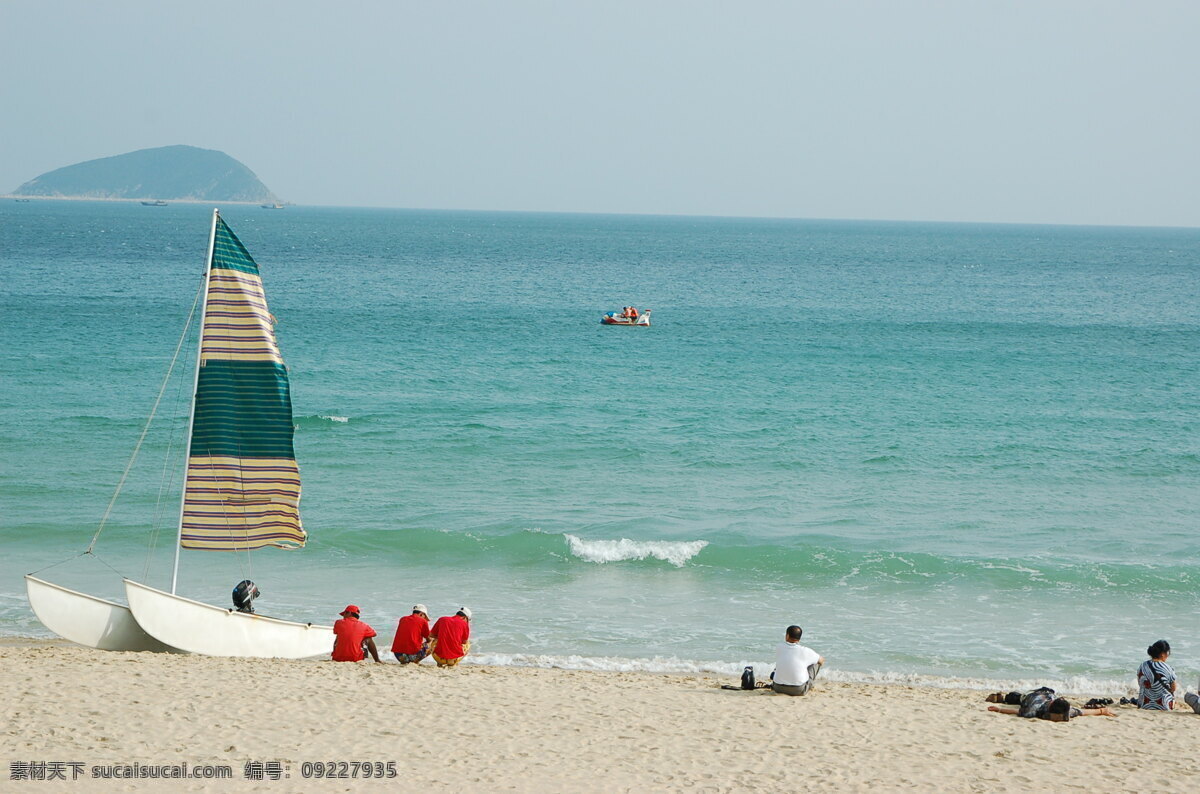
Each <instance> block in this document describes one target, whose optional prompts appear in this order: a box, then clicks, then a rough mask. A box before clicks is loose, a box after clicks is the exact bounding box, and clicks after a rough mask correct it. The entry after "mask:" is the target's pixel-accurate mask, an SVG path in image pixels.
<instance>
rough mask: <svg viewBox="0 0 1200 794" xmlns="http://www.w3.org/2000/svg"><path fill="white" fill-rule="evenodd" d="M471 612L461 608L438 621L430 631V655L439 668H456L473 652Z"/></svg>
mask: <svg viewBox="0 0 1200 794" xmlns="http://www.w3.org/2000/svg"><path fill="white" fill-rule="evenodd" d="M470 640H471V610H470V609H468V608H467V607H460V608H459V610H458V611H457V612H455V613H454V614H453V615H446V616H444V617H440V618H438V619H437V623H434V624H433V628H432V629H430V631H429V654H430V656H432V657H433V660H434V661H435V662H437V666H438V667H454V665H456V664H458V663H459V662H461V661H462V660H463V659H464V658H466V655H467V654H468V653H469V652H470V650H471V642H470Z"/></svg>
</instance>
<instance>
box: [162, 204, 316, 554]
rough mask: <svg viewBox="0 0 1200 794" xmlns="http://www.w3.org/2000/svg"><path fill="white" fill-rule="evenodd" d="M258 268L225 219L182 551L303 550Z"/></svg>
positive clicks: (277, 361)
mask: <svg viewBox="0 0 1200 794" xmlns="http://www.w3.org/2000/svg"><path fill="white" fill-rule="evenodd" d="M273 326H274V317H272V316H271V313H270V312H269V311H268V310H267V300H266V296H265V295H264V293H263V287H262V279H260V278H259V275H258V265H257V264H255V262H254V259H253V258H251V256H250V254H249V253H248V252H247V251H246V249H245V247H244V246H243V245H242V243H241V241H240V240H238V238H237V237H236V236H235V235H234V233H233V232H232V231H231V230H230V229H229V227H228V226H226V225H225V221H224V220H222V219H221V217H220V216H217V218H216V223H215V232H214V238H213V252H212V266H211V268H210V269H209V274H208V295H207V301H206V310H205V313H204V327H203V329H202V332H201V333H202V334H203V338H202V340H201V343H200V362H199V366H200V372H199V379H198V381H197V384H196V407H195V418H194V419H193V424H192V441H191V447H190V449H189V454H188V471H187V481H186V483H185V486H184V503H183V518H182V526H181V530H180V545H181V546H183V547H184V548H188V549H208V550H210V551H241V550H245V549H256V548H261V547H263V546H278V547H280V548H299V547H301V546H303V545H304V539H305V532H304V528H303V527H302V526H301V525H300V469H299V467H298V466H297V465H296V456H295V453H294V452H293V450H292V431H293V425H292V398H291V392H290V390H289V388H288V374H287V368H286V367H285V366H284V363H283V357H282V356H281V355H280V354H279V347H278V345H277V344H276V342H275V331H274V327H273Z"/></svg>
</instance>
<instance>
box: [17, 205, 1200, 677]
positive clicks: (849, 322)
mask: <svg viewBox="0 0 1200 794" xmlns="http://www.w3.org/2000/svg"><path fill="white" fill-rule="evenodd" d="M207 212H208V210H207V208H203V207H183V206H180V207H175V206H171V207H166V208H156V209H155V210H153V211H150V210H145V211H141V208H139V207H136V206H122V205H113V204H107V203H86V202H39V203H37V204H32V203H31V204H19V205H17V204H13V205H9V204H4V205H0V220H2V221H3V222H4V226H3V228H4V231H3V232H2V233H0V234H2V235H3V237H2V238H0V239H2V241H3V243H4V244H3V245H2V246H0V265H2V267H3V272H4V274H5V278H6V284H7V287H8V289H7V291H6V293H5V295H3V296H2V297H0V310H2V312H3V317H4V320H3V322H2V323H0V333H2V337H0V342H3V349H4V351H5V352H4V353H3V354H2V358H0V360H2V361H3V368H2V369H0V372H3V374H4V387H3V388H4V392H5V396H6V397H7V398H8V399H6V400H5V401H4V403H5V404H4V406H3V407H0V411H3V415H2V416H0V420H2V421H0V449H3V453H2V454H3V456H4V463H5V465H4V467H3V471H2V472H0V497H2V498H3V504H4V505H5V511H4V516H3V518H2V519H0V520H2V521H3V531H4V533H5V546H6V552H8V554H7V555H6V557H7V560H6V562H4V563H0V566H2V567H3V572H4V573H3V582H6V583H7V584H4V585H3V586H0V591H2V592H0V621H3V624H2V625H3V628H2V629H0V631H3V632H4V633H6V634H31V633H36V632H37V631H39V627H38V624H36V622H35V621H34V620H33V619H32V616H30V615H29V614H28V611H27V608H26V607H25V605H24V602H23V596H22V592H21V590H22V588H21V583H20V574H23V573H26V572H28V571H30V570H34V569H35V568H38V567H41V566H42V565H45V564H49V563H51V562H55V561H57V560H60V559H63V558H65V557H68V556H70V555H71V554H74V553H75V552H77V551H79V550H81V549H82V548H83V547H84V546H86V543H87V540H88V538H89V537H90V534H91V532H92V531H94V527H95V522H96V521H97V520H98V517H99V515H100V514H101V513H102V512H103V509H104V505H105V504H106V502H107V499H108V497H109V496H110V495H111V488H112V487H113V485H114V484H115V482H116V479H117V476H118V475H119V471H120V468H121V467H122V466H123V465H124V461H125V457H126V455H127V454H128V451H129V449H130V448H131V446H132V443H133V441H134V440H135V439H136V436H137V433H138V430H139V428H140V422H141V421H142V419H143V418H144V416H145V413H146V411H147V410H148V407H149V404H150V402H151V400H152V397H153V393H154V391H155V389H156V388H157V382H158V379H159V378H160V377H161V375H162V371H163V368H164V366H165V361H166V359H167V358H168V357H169V354H170V350H171V348H172V346H173V345H174V341H175V338H176V336H177V334H178V332H179V328H180V327H181V324H182V320H183V318H184V316H186V312H187V307H188V305H189V304H190V301H191V297H192V295H193V294H194V289H195V286H196V279H197V277H198V275H199V268H200V265H201V264H202V258H203V253H204V252H203V245H202V244H203V239H204V234H205V231H206V228H207V227H206V225H205V222H204V216H205V215H206V214H207ZM225 216H226V218H227V220H228V221H229V223H230V225H231V226H232V227H233V228H234V230H235V231H236V232H237V233H238V235H239V236H240V237H241V238H242V239H243V241H244V242H245V243H246V244H247V246H248V247H249V249H250V250H251V252H252V253H253V254H254V256H255V257H256V259H258V260H259V263H260V265H261V266H262V269H263V277H264V282H265V284H266V289H267V294H268V298H269V300H270V302H271V308H272V311H273V313H274V314H275V315H276V316H277V317H278V318H279V325H278V326H277V334H278V336H279V340H280V344H281V346H282V348H283V351H284V355H285V357H286V359H287V361H288V364H289V366H290V368H291V372H292V375H291V377H292V382H293V400H294V405H295V408H296V423H297V427H298V430H297V436H296V449H297V457H298V458H299V460H300V465H301V471H302V476H303V478H304V487H305V493H304V499H303V502H302V508H303V510H304V516H305V523H306V526H307V527H308V528H309V530H310V532H311V533H312V543H311V544H310V547H309V548H308V549H306V550H304V551H302V552H298V553H285V552H271V551H268V552H264V553H262V554H261V555H256V556H255V557H253V558H252V559H251V560H249V561H246V560H244V559H240V558H239V559H233V558H230V557H229V556H225V555H208V556H204V555H196V554H191V553H189V554H185V569H184V570H185V573H184V587H185V591H184V592H185V593H186V594H189V595H195V596H197V597H202V598H204V599H205V600H211V601H215V602H217V603H223V602H224V600H225V599H226V598H227V597H228V592H227V591H228V589H229V587H230V586H231V585H232V583H234V582H236V581H237V580H238V579H240V578H241V577H242V575H244V574H252V575H253V577H254V578H255V579H256V581H259V583H260V585H261V586H262V587H263V589H264V593H265V594H266V595H265V598H266V599H267V602H268V603H269V604H271V605H272V607H273V608H274V609H276V610H278V611H279V612H280V613H289V614H295V615H298V616H306V619H318V620H324V619H325V618H322V617H320V615H322V614H323V612H325V611H328V610H329V609H331V608H332V607H330V606H329V605H330V604H335V603H336V602H337V601H339V600H340V601H342V602H343V604H344V603H345V602H346V601H347V600H352V601H355V602H367V603H368V604H370V607H369V608H370V609H371V611H372V612H373V613H374V614H376V615H379V616H380V617H379V618H378V620H379V621H380V623H383V622H385V619H384V617H383V616H387V620H390V619H392V618H393V617H394V616H395V615H394V614H393V613H395V614H396V615H398V614H400V612H401V610H402V609H403V608H404V604H406V603H410V602H415V601H423V602H425V603H430V604H431V606H432V607H433V608H434V609H435V611H436V610H438V609H448V608H450V606H451V605H453V604H455V603H457V602H459V601H463V602H470V603H471V604H472V606H473V608H474V609H476V612H477V613H479V614H481V617H483V619H482V620H481V621H480V632H481V643H482V645H483V647H484V648H485V649H486V650H487V651H488V652H490V653H493V654H496V655H499V656H505V657H506V658H507V657H510V656H511V655H513V654H545V655H551V656H555V657H556V658H558V657H567V656H570V655H572V654H577V655H580V656H582V657H586V658H618V659H619V658H625V659H635V658H641V659H652V658H655V657H662V658H674V659H679V660H692V661H701V662H712V663H717V662H720V663H722V664H733V663H736V662H738V661H740V660H745V659H749V660H755V659H758V658H760V656H761V654H756V648H758V647H760V646H761V647H769V645H770V643H769V642H768V641H767V640H766V639H764V638H769V637H773V636H774V635H775V634H777V633H778V632H777V627H778V625H786V624H787V623H788V622H791V621H792V620H800V621H802V622H803V623H805V624H806V628H808V630H809V632H810V633H811V636H812V637H813V644H814V645H815V646H819V647H821V649H822V651H823V652H826V655H827V656H830V657H831V658H835V657H836V658H839V659H840V660H843V661H842V664H843V669H845V670H848V671H851V672H853V671H860V672H868V671H886V672H889V673H896V674H925V673H927V674H932V675H946V676H966V677H979V676H984V677H1009V678H1036V677H1037V676H1038V675H1056V676H1062V677H1069V676H1084V677H1088V676H1090V677H1094V678H1100V679H1105V678H1118V677H1120V678H1124V677H1127V676H1126V673H1127V671H1128V670H1132V669H1133V666H1136V662H1137V661H1138V660H1139V659H1140V657H1141V651H1142V649H1143V648H1144V647H1145V646H1146V645H1147V644H1148V643H1149V642H1150V641H1152V640H1154V639H1157V638H1158V636H1167V637H1168V638H1169V639H1170V640H1171V641H1172V644H1173V646H1174V647H1175V648H1176V654H1175V658H1176V660H1177V666H1184V669H1183V670H1181V671H1180V672H1181V673H1182V672H1185V671H1186V670H1187V669H1188V668H1186V666H1185V665H1186V661H1185V660H1186V659H1187V658H1188V656H1189V654H1191V653H1196V652H1197V651H1198V650H1200V645H1196V644H1195V643H1194V642H1193V641H1192V640H1191V639H1190V638H1189V635H1190V634H1193V633H1194V627H1195V625H1196V619H1197V616H1198V610H1197V596H1198V595H1200V583H1198V582H1197V577H1196V574H1195V573H1194V572H1195V571H1196V564H1197V562H1198V561H1200V542H1198V541H1197V539H1196V534H1195V532H1194V528H1195V517H1196V515H1197V508H1200V488H1198V487H1197V486H1198V485H1200V442H1198V439H1200V432H1198V431H1200V427H1198V424H1200V420H1198V417H1200V399H1198V398H1197V395H1196V392H1195V389H1194V384H1195V383H1196V382H1197V376H1198V375H1200V353H1198V352H1197V351H1200V345H1198V344H1197V343H1198V342H1200V307H1198V305H1197V304H1198V302H1197V301H1195V300H1194V298H1193V297H1192V296H1194V294H1195V284H1196V282H1197V275H1200V273H1198V268H1197V264H1196V263H1197V262H1198V261H1200V232H1196V231H1193V230H1157V229H1085V228H1070V227H1005V226H996V227H988V226H970V225H952V224H871V223H848V222H847V223H839V222H805V221H792V222H789V221H755V220H736V219H699V218H639V217H611V216H543V215H520V214H510V215H505V214H487V213H423V212H389V211H382V210H321V209H305V208H289V211H288V212H287V213H266V212H262V211H261V210H257V208H233V209H230V210H228V211H227V212H226V213H225ZM631 302H632V303H636V304H638V305H639V306H641V307H643V308H652V309H653V310H654V320H655V325H654V327H652V328H650V329H605V328H602V327H600V325H599V317H600V314H601V313H602V312H603V311H609V310H612V309H613V308H619V307H620V306H621V305H624V304H626V303H631ZM177 394H178V390H177V389H176V390H175V391H173V392H172V393H171V395H170V396H171V399H172V402H171V404H170V407H165V408H164V410H165V412H166V413H167V414H172V415H174V416H176V417H178V416H180V415H181V409H180V405H179V403H178V401H177V400H176V399H175V398H176V397H177ZM178 437H179V434H178V431H176V436H175V439H176V440H175V442H174V443H175V447H174V450H175V451H176V452H177V451H178ZM169 440H170V436H169V434H168V433H167V431H166V430H165V428H164V430H163V432H162V434H161V435H152V436H151V437H150V438H149V439H148V441H147V448H146V458H145V461H144V463H143V464H140V465H139V467H138V468H137V469H135V471H134V474H133V478H132V480H131V482H130V484H129V487H128V489H127V493H126V497H125V498H124V499H123V500H122V502H121V503H120V504H119V505H118V510H117V512H116V513H115V515H114V521H113V523H112V526H111V527H110V528H109V529H108V530H106V534H105V538H104V541H103V542H102V544H101V546H100V549H101V552H102V553H103V554H104V557H105V559H106V560H110V561H111V562H114V563H116V565H115V567H118V568H120V569H121V570H122V573H125V574H128V575H133V576H135V578H141V576H143V575H145V576H146V577H147V578H148V579H150V581H151V583H154V581H155V580H156V578H157V579H159V580H161V579H162V578H163V576H164V575H165V573H164V572H165V571H166V570H167V569H168V568H169V553H170V552H169V548H168V547H169V546H170V540H169V538H168V536H169V535H170V534H171V533H172V532H173V530H172V529H171V528H170V523H171V521H173V516H172V512H173V511H174V510H177V509H178V508H177V502H173V501H172V500H174V499H177V493H176V494H174V495H170V496H167V497H164V499H163V500H162V501H161V502H159V501H158V498H157V492H158V489H159V486H160V479H161V471H162V465H163V463H162V461H163V458H162V455H163V453H164V452H165V451H166V448H167V445H168V443H169ZM173 476H174V477H175V478H176V479H175V483H176V487H177V482H178V474H177V473H176V474H174V475H173ZM169 490H170V489H169V488H168V491H169ZM156 504H157V508H156ZM156 511H157V513H159V514H160V516H161V517H160V518H159V520H158V525H159V526H160V528H161V530H162V532H163V534H162V536H161V537H160V538H159V541H158V545H157V547H156V551H155V554H154V555H153V556H152V558H151V560H150V564H149V565H147V563H146V558H147V554H146V535H147V532H146V527H147V525H148V524H150V523H151V522H152V521H154V515H155V513H156ZM568 535H569V536H571V537H574V538H575V539H576V540H575V541H571V540H570V539H569V538H568V537H567V536H568ZM621 540H626V541H628V543H627V544H626V545H625V546H623V547H614V546H611V545H610V544H612V543H613V542H619V541H621ZM701 541H703V542H705V543H706V544H707V545H704V546H703V548H701V549H700V550H699V551H698V552H696V553H694V554H690V555H689V554H688V553H687V551H688V549H690V548H691V546H688V545H687V544H697V543H699V542H701ZM653 544H659V545H657V546H656V545H653ZM663 544H665V545H663ZM655 550H656V551H657V553H658V556H655ZM639 555H646V557H645V559H637V557H638V556H639ZM677 563H678V564H677ZM92 568H96V570H94V571H93V570H92ZM59 572H62V573H63V574H64V576H65V577H66V580H65V581H64V583H66V584H68V585H73V584H87V585H88V586H96V587H98V588H100V589H101V590H103V589H104V588H106V587H108V588H109V589H110V590H111V589H112V582H111V579H112V578H113V577H114V576H115V575H113V574H110V573H108V572H107V571H106V570H105V569H103V567H102V566H90V565H88V564H87V561H82V563H79V562H77V563H72V564H71V565H69V566H63V567H62V569H58V570H52V571H50V572H47V575H51V574H56V573H59ZM106 576H107V577H108V579H105V577H106ZM51 578H53V576H52V577H51ZM117 584H119V582H118V583H117ZM85 589H86V588H85ZM117 589H119V588H117ZM438 603H440V604H441V606H437V605H435V604H438ZM338 608H340V607H338ZM380 627H381V626H380V624H379V623H377V628H380ZM387 628H388V629H389V630H390V626H389V627H387ZM1194 667H1195V668H1196V669H1198V670H1200V660H1197V663H1196V664H1195V665H1194Z"/></svg>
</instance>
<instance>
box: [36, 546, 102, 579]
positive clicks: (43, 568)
mask: <svg viewBox="0 0 1200 794" xmlns="http://www.w3.org/2000/svg"><path fill="white" fill-rule="evenodd" d="M85 554H87V552H86V551H81V552H79V553H78V554H76V555H74V556H72V557H67V558H66V559H65V560H59V561H58V562H52V563H50V564H49V565H43V566H42V567H41V568H38V569H37V570H36V571H30V572H29V575H30V576H33V575H34V574H35V573H41V572H42V571H48V570H50V569H51V568H57V567H58V566H60V565H64V564H66V563H68V562H70V561H71V560H77V559H79V558H80V557H82V556H83V555H85ZM93 556H95V555H93Z"/></svg>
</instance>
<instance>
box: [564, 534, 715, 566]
mask: <svg viewBox="0 0 1200 794" xmlns="http://www.w3.org/2000/svg"><path fill="white" fill-rule="evenodd" d="M563 537H565V538H566V539H567V547H568V548H569V549H570V550H571V554H573V555H575V556H576V557H578V558H579V559H581V560H586V561H587V562H597V563H604V562H621V561H622V560H644V559H646V558H647V557H653V558H654V559H656V560H662V561H663V562H669V563H671V564H672V565H674V566H675V567H677V568H682V567H683V566H684V563H686V562H687V561H688V560H690V559H691V558H692V557H695V556H696V555H697V554H699V553H700V550H701V549H703V548H704V547H705V546H707V545H708V541H707V540H683V541H667V540H630V539H629V538H621V539H620V540H584V539H583V538H579V537H576V536H575V535H571V534H564V535H563Z"/></svg>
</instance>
